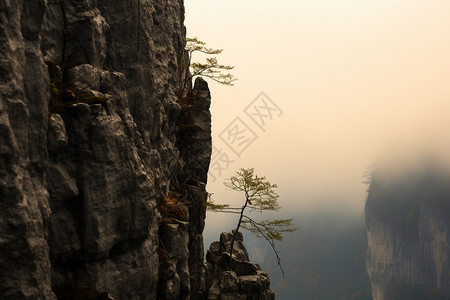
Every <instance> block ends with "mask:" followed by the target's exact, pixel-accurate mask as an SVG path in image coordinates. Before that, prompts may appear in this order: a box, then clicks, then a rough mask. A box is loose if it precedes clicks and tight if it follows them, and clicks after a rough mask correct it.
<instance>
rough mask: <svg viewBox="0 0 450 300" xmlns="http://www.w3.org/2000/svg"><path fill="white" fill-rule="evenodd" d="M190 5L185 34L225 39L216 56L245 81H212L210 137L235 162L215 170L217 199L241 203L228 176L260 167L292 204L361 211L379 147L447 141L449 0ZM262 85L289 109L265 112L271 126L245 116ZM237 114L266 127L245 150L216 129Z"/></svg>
mask: <svg viewBox="0 0 450 300" xmlns="http://www.w3.org/2000/svg"><path fill="white" fill-rule="evenodd" d="M185 6H186V22H185V24H186V27H187V31H188V36H190V37H194V36H196V37H198V38H200V39H201V40H203V41H205V42H207V43H208V46H210V47H214V48H223V49H224V52H223V54H222V55H220V56H219V57H218V59H219V62H221V63H224V64H231V65H234V66H235V69H234V70H233V74H234V75H235V76H236V77H237V78H238V79H239V80H238V81H237V82H236V84H235V86H234V87H224V86H221V85H219V84H215V83H213V82H210V88H211V91H212V114H213V139H214V140H213V143H214V145H215V146H216V148H217V149H221V150H222V154H224V153H225V154H227V155H228V156H229V158H230V159H231V160H234V162H233V163H232V164H231V165H230V166H229V168H228V170H226V171H224V172H223V173H222V174H221V176H218V174H217V172H216V174H215V175H216V177H217V179H216V180H215V181H214V180H212V179H211V177H210V182H209V184H208V189H209V191H210V192H212V193H214V199H215V200H216V201H218V202H221V201H227V202H232V203H240V202H233V201H231V199H232V198H233V197H234V196H236V198H237V197H238V195H234V194H233V193H232V192H226V191H225V190H224V189H223V187H222V182H223V180H224V179H225V178H226V177H228V176H230V174H232V173H233V172H234V170H236V169H238V168H240V167H254V168H255V169H256V171H257V172H258V173H259V174H260V175H265V176H267V177H268V179H270V180H271V181H272V182H274V183H277V184H278V186H279V194H280V196H281V197H280V204H281V206H282V207H284V208H285V210H284V211H285V212H289V211H290V210H291V209H303V208H305V206H308V205H310V204H311V203H315V204H314V205H327V203H329V202H330V201H332V202H334V203H336V205H338V206H340V207H352V208H355V209H356V210H358V211H361V210H362V207H363V204H364V201H365V197H366V188H367V186H365V185H363V184H362V181H363V180H364V178H363V174H364V172H365V170H366V168H367V167H369V166H370V165H371V164H372V163H373V161H374V160H375V159H376V157H377V156H378V155H379V153H381V152H390V151H392V152H395V151H397V150H398V149H407V150H406V151H407V152H412V151H413V149H414V148H417V147H416V146H417V145H422V146H423V145H425V144H429V143H431V142H432V141H434V142H435V141H438V142H439V143H441V144H444V143H448V140H449V137H450V134H449V131H450V84H449V83H450V18H449V13H450V1H448V0H433V1H424V0H420V1H417V0H377V1H375V0H372V1H369V0H327V1H325V0H303V1H302V0H295V1H294V0H292V1H290V0H289V1H288V0H281V1H265V0H244V1H242V0H239V1H238V0H186V1H185ZM198 59H200V57H198ZM260 92H264V93H265V94H266V95H267V96H268V97H269V98H270V99H271V100H272V101H273V102H274V103H275V104H276V105H277V106H278V107H279V108H280V109H281V110H282V112H283V113H282V115H281V116H278V115H279V114H278V112H275V111H273V113H274V115H273V116H272V117H273V119H272V120H269V119H267V118H266V119H265V121H266V123H265V127H264V128H265V131H263V130H262V129H261V128H260V127H258V126H257V125H256V123H254V122H253V121H252V120H251V119H250V118H249V117H248V116H247V115H246V114H245V113H244V109H245V108H246V107H247V106H248V105H249V104H250V103H251V102H252V101H253V100H254V99H255V97H257V96H258V95H259V94H260ZM236 117H240V120H241V121H242V122H244V123H245V124H247V126H248V127H249V128H250V129H251V130H252V131H253V132H254V134H255V135H257V136H258V139H256V140H255V141H253V142H252V143H251V144H250V145H249V146H248V147H247V148H246V149H244V150H243V151H241V153H240V156H237V155H236V154H235V153H234V152H233V151H232V150H231V149H230V148H229V147H227V145H226V143H225V142H224V140H222V139H220V137H219V135H220V134H221V133H222V131H223V130H225V129H226V128H227V126H228V125H229V124H230V123H231V122H232V121H234V120H235V118H236ZM236 124H237V123H234V125H236ZM236 126H237V127H235V128H238V127H239V126H241V127H242V124H241V123H239V124H237V125H236ZM230 128H232V127H229V128H228V129H230ZM226 133H227V132H225V134H226ZM247 133H248V130H247ZM222 137H224V136H222ZM244 140H245V139H244ZM228 143H230V141H228ZM412 145H415V146H412ZM235 150H236V149H235ZM240 150H242V149H240ZM240 150H238V151H237V152H239V151H240Z"/></svg>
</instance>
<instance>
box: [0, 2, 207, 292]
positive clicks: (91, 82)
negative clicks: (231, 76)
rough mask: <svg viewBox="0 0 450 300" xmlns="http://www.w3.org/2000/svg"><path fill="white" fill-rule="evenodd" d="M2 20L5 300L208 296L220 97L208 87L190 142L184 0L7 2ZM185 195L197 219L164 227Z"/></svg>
mask: <svg viewBox="0 0 450 300" xmlns="http://www.w3.org/2000/svg"><path fill="white" fill-rule="evenodd" d="M0 18H1V23H0V28H1V30H0V47H1V49H0V50H1V51H0V91H1V101H0V136H1V143H0V198H1V204H2V210H1V212H0V214H1V217H0V236H1V238H0V256H1V257H0V266H1V268H2V269H3V270H7V271H6V272H1V275H0V279H1V280H0V298H2V299H56V297H55V293H56V294H57V293H58V291H59V292H60V291H61V289H62V287H64V286H71V287H74V286H75V287H76V286H82V287H83V288H84V287H86V288H89V289H90V290H96V291H99V292H103V291H106V292H107V293H108V294H109V295H110V296H111V297H112V298H114V299H155V298H156V297H157V294H158V290H159V288H158V287H159V286H160V287H161V286H171V287H172V288H171V289H172V290H171V292H170V293H166V295H165V298H166V299H180V297H181V296H180V295H183V297H185V298H189V297H190V295H191V298H195V297H196V295H197V294H198V293H200V291H199V290H200V287H201V284H200V282H201V279H200V277H201V274H202V272H203V273H204V269H203V240H202V236H201V233H202V231H203V227H204V218H205V212H204V205H203V203H204V201H206V198H207V193H206V191H205V183H206V170H207V169H208V165H209V156H210V152H211V137H210V126H211V125H210V115H209V111H208V109H209V103H210V102H209V101H210V99H209V91H208V88H207V85H206V83H205V82H202V81H199V83H198V87H197V88H196V87H194V88H193V90H192V91H191V92H190V99H191V101H192V104H191V106H193V109H194V110H195V111H196V113H195V114H193V117H194V118H193V119H190V122H191V123H192V124H194V125H195V130H194V131H193V132H192V133H193V134H191V135H189V136H184V135H183V137H182V138H183V143H179V142H178V143H177V134H178V140H181V137H180V131H179V120H180V116H181V115H182V113H183V112H184V111H185V110H189V109H190V108H189V107H187V108H181V107H180V105H179V103H178V99H177V96H176V95H177V94H178V92H179V87H180V80H181V79H180V78H181V74H182V72H184V67H183V59H184V57H185V55H186V53H185V51H184V45H185V28H184V25H183V21H184V6H183V1H181V0H179V1H178V0H175V1H162V0H139V1H124V0H112V1H111V0H95V1H94V0H83V1H78V0H55V1H45V0H27V1H21V0H19V1H8V0H7V1H2V2H1V4H0ZM191 94H192V95H191ZM202 101H204V102H202ZM185 124H186V125H189V124H187V123H185ZM194 143H198V145H195V146H192V145H193V144H194ZM188 146H190V147H188ZM180 153H181V154H180ZM191 170H193V171H191ZM182 178H185V179H187V178H189V179H190V181H189V182H188V181H186V180H184V181H183V180H181V179H182ZM172 194H174V195H176V196H175V197H176V198H182V197H185V196H186V195H188V196H189V199H188V200H189V201H186V202H183V201H179V202H177V204H176V206H177V207H178V208H180V209H181V210H183V208H182V207H184V206H185V204H184V203H188V207H186V208H185V209H186V210H187V211H188V212H189V213H188V215H187V219H186V220H177V219H176V218H175V220H173V221H171V222H164V220H166V219H167V218H166V217H167V216H165V215H162V216H161V213H160V211H159V210H158V207H160V205H161V204H162V203H163V201H165V200H164V199H166V198H168V197H169V195H172ZM169 198H170V197H169ZM175 241H177V243H178V241H181V246H179V247H178V246H177V247H175V246H174V245H175V244H173V243H174V242H175ZM163 242H164V244H165V246H166V247H167V249H166V251H167V252H168V258H169V259H170V262H171V263H170V265H171V267H170V272H172V273H171V274H160V267H161V264H160V262H161V261H162V259H161V258H160V255H161V247H162V243H163ZM52 289H53V290H52ZM54 291H55V292H54Z"/></svg>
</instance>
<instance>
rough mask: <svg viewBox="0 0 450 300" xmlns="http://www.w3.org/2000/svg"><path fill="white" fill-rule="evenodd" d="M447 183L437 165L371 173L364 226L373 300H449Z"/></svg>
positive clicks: (449, 177) (449, 174) (449, 203)
mask: <svg viewBox="0 0 450 300" xmlns="http://www.w3.org/2000/svg"><path fill="white" fill-rule="evenodd" d="M449 182H450V172H448V171H446V170H444V169H443V168H442V167H441V166H439V165H436V164H427V165H425V166H421V167H413V166H409V167H408V168H403V169H394V168H392V167H379V168H377V169H375V171H374V172H373V173H372V178H371V184H370V188H369V195H368V198H367V203H366V223H367V236H368V255H367V269H368V271H369V274H370V278H371V285H372V292H373V299H374V300H404V299H408V300H416V299H417V300H441V299H450V298H449V297H450V285H449V282H450V251H449V244H450V188H449Z"/></svg>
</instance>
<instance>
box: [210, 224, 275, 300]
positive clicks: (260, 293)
mask: <svg viewBox="0 0 450 300" xmlns="http://www.w3.org/2000/svg"><path fill="white" fill-rule="evenodd" d="M232 236H233V234H232V233H231V232H223V233H222V234H221V235H220V241H219V242H213V243H212V244H211V246H210V248H209V250H208V252H207V255H206V260H207V270H208V272H207V274H208V276H207V280H206V284H207V289H208V295H207V299H209V300H214V299H255V300H266V299H267V300H273V299H275V294H274V293H273V291H272V290H270V280H269V278H268V277H267V274H266V273H264V272H262V271H261V269H260V267H259V266H258V265H256V264H253V263H251V262H249V261H248V254H247V249H246V248H245V246H244V238H243V235H242V233H241V232H238V233H237V235H236V240H235V243H234V245H235V246H236V245H237V247H238V248H237V249H238V250H239V253H240V255H237V256H235V255H233V259H232V260H231V263H230V254H229V250H230V245H231V239H232ZM233 248H234V247H233ZM233 253H234V250H233ZM241 258H242V259H241ZM233 297H234V298H233Z"/></svg>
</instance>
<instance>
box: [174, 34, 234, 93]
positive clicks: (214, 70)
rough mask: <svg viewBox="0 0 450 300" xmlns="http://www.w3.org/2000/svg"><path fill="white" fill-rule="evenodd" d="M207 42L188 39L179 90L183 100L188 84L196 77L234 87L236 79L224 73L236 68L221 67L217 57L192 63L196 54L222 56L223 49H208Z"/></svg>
mask: <svg viewBox="0 0 450 300" xmlns="http://www.w3.org/2000/svg"><path fill="white" fill-rule="evenodd" d="M205 45H206V43H205V42H202V41H200V40H199V39H198V38H196V37H195V38H187V39H186V47H185V50H186V51H187V54H188V56H187V62H184V63H183V68H184V71H183V74H182V80H181V86H180V90H179V97H180V98H182V97H184V96H185V94H186V93H187V91H186V88H187V86H188V83H189V82H190V81H191V80H192V79H193V78H194V77H195V76H202V77H206V78H210V79H212V80H214V81H216V82H218V83H220V84H224V85H233V81H235V80H236V79H235V78H234V76H233V75H232V74H230V73H226V74H225V73H223V71H228V70H232V69H233V68H234V66H229V65H221V64H219V63H218V62H217V58H216V57H208V58H206V62H204V63H200V62H192V57H193V54H194V52H200V53H203V54H206V55H217V54H221V53H222V51H223V49H213V48H207V47H206V46H205Z"/></svg>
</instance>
